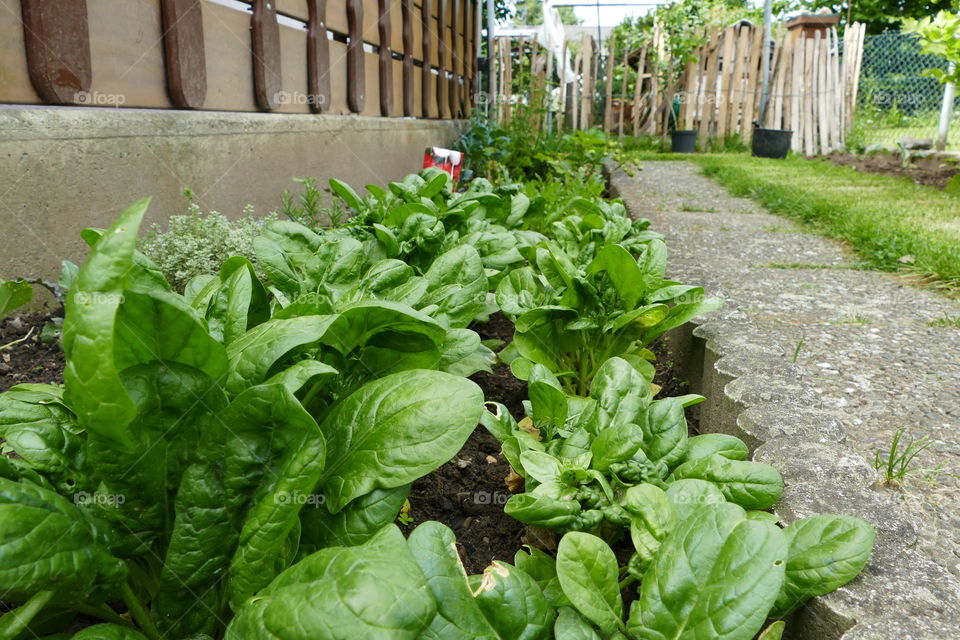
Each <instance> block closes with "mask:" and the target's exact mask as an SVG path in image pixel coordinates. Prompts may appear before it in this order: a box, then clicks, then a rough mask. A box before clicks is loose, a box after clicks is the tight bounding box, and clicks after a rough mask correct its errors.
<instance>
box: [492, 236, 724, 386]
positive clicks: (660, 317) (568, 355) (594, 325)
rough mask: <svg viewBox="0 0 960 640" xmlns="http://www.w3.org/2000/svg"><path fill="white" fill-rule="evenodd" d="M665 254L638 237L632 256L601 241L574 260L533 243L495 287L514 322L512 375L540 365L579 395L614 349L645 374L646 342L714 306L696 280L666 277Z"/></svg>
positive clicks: (658, 244) (648, 369)
mask: <svg viewBox="0 0 960 640" xmlns="http://www.w3.org/2000/svg"><path fill="white" fill-rule="evenodd" d="M666 261H667V249H666V245H665V244H664V243H663V241H661V240H658V239H653V240H650V241H649V242H646V243H645V245H644V247H643V249H642V253H641V254H640V256H639V258H634V257H633V255H631V253H630V252H629V251H628V250H627V249H626V248H624V247H623V246H621V245H618V244H607V245H605V246H603V247H602V248H601V249H599V250H598V251H597V252H596V255H595V257H593V258H592V259H591V260H590V262H589V263H587V264H585V265H582V266H581V265H580V264H578V263H577V262H575V261H574V260H573V259H571V258H570V257H569V255H568V254H567V252H565V251H564V250H563V249H562V248H561V247H559V246H558V245H557V244H556V243H553V242H547V243H543V244H542V245H538V246H537V247H535V248H534V250H533V255H532V258H531V260H530V262H531V264H530V266H528V267H523V268H520V269H515V270H513V271H511V272H510V273H509V274H508V275H507V277H505V278H504V279H503V280H502V281H501V282H500V284H499V285H498V287H497V295H496V297H497V303H498V305H499V306H500V308H501V309H502V310H503V312H504V313H505V314H507V316H508V317H510V318H511V319H513V320H514V322H515V332H514V340H513V345H512V347H511V348H510V351H509V356H508V357H509V359H510V360H511V363H510V365H511V369H512V370H513V372H514V375H516V376H517V377H518V378H521V379H524V380H525V379H527V377H528V376H529V372H530V369H531V367H532V366H533V365H534V364H540V365H543V366H544V367H546V368H547V369H549V370H551V371H553V372H555V373H556V374H558V375H559V376H561V378H562V385H563V388H564V389H565V390H567V391H569V392H571V393H574V392H576V393H580V394H581V395H585V394H586V390H587V389H588V388H589V385H590V383H591V381H592V380H593V378H594V376H596V375H597V371H598V370H599V368H600V366H601V365H602V364H603V363H604V362H605V361H606V360H607V359H608V358H611V357H614V356H616V357H620V358H622V359H625V360H627V361H628V362H630V364H631V365H632V366H634V367H635V368H636V369H637V371H639V372H640V373H641V375H643V376H644V377H645V378H646V379H647V380H648V381H652V380H653V373H654V368H653V365H651V364H650V362H649V360H650V359H652V358H653V354H652V353H650V352H649V351H648V350H647V349H646V346H647V345H648V344H650V343H651V342H652V341H653V340H654V339H655V338H657V337H658V336H660V335H662V334H663V333H665V332H666V331H669V330H670V329H673V328H675V327H678V326H680V325H682V324H684V323H686V322H687V321H689V320H690V319H691V318H693V317H695V316H698V315H701V314H703V313H707V312H709V311H712V310H714V309H717V308H718V307H719V306H720V300H719V299H715V298H705V297H704V293H703V289H702V288H701V287H695V286H689V285H683V284H680V283H677V282H673V281H669V280H666V279H665V278H664V271H665V269H666Z"/></svg>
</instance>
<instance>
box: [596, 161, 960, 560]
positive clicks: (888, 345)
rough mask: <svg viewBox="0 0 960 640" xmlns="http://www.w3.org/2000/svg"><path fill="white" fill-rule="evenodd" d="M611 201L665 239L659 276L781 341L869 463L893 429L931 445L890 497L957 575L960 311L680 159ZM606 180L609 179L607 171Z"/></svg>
mask: <svg viewBox="0 0 960 640" xmlns="http://www.w3.org/2000/svg"><path fill="white" fill-rule="evenodd" d="M616 173H619V174H620V175H619V178H618V179H617V181H616V184H617V185H618V190H619V192H620V195H621V196H622V197H623V198H624V200H625V201H626V204H627V206H628V208H629V210H630V212H631V214H633V215H635V216H642V217H646V218H649V219H650V220H651V221H652V228H653V229H654V230H656V231H658V232H660V233H663V234H664V235H665V236H666V237H667V244H668V246H669V248H670V259H669V266H668V275H669V276H671V277H673V278H674V279H677V280H680V281H682V282H684V283H690V284H702V285H703V286H705V288H706V289H707V290H708V292H709V293H711V294H712V295H718V296H721V297H723V298H724V299H725V300H726V302H727V306H728V308H729V307H733V308H736V309H739V310H740V311H742V312H743V313H745V314H746V315H747V316H749V318H750V319H751V321H752V322H753V324H754V326H755V327H756V328H757V330H758V331H759V335H758V336H757V339H758V340H763V341H765V342H766V343H772V344H776V345H779V346H780V347H781V348H782V349H783V352H784V353H785V354H786V356H785V358H786V359H787V360H788V361H790V360H792V359H793V357H794V354H796V365H797V366H798V367H799V368H800V371H801V374H802V379H803V381H804V382H805V383H806V385H807V386H808V387H809V388H810V389H811V390H812V391H813V392H815V394H816V401H817V402H818V403H819V404H818V407H819V408H820V409H822V410H824V411H827V412H829V413H830V414H831V415H832V416H834V417H835V418H836V419H837V420H838V421H840V422H841V424H842V425H843V426H844V428H845V429H846V432H847V445H848V446H850V447H851V448H853V449H855V450H857V451H858V452H859V453H861V454H862V455H863V456H864V457H865V458H866V459H867V460H869V461H871V462H872V461H873V460H874V456H875V453H876V451H877V450H880V449H884V450H885V449H886V448H888V447H889V445H890V442H891V439H892V438H893V435H894V433H895V432H896V431H897V430H898V429H900V428H906V429H907V433H908V437H909V436H912V437H918V438H919V437H923V436H925V437H928V438H930V439H931V440H932V444H931V446H930V447H929V448H928V449H927V450H926V451H924V452H923V453H922V454H921V455H920V456H919V457H918V458H917V459H916V460H915V461H914V465H915V467H917V468H922V469H931V470H932V469H936V470H938V472H930V473H928V474H925V475H924V474H919V473H918V474H914V475H912V476H910V477H909V480H908V481H907V482H906V484H905V485H904V486H903V487H902V488H901V491H900V493H899V497H900V499H901V500H902V503H903V506H904V509H905V511H906V512H907V513H908V514H909V516H910V517H911V519H912V520H913V524H914V526H915V528H916V531H917V544H916V547H915V550H916V551H917V552H919V553H921V554H923V555H925V556H927V557H928V558H930V559H931V560H933V561H934V562H935V563H937V564H938V565H940V566H941V567H942V568H943V569H945V570H947V571H949V572H950V573H952V574H953V575H955V576H957V577H960V329H958V328H955V327H937V326H932V325H931V324H930V323H931V322H934V321H936V320H938V319H941V318H944V317H949V318H960V304H958V303H957V302H954V301H951V300H948V299H946V298H943V297H941V296H939V295H937V294H935V293H933V292H931V291H927V290H923V289H920V288H917V287H915V286H912V285H910V284H908V283H906V282H905V281H904V280H903V279H901V278H898V277H897V276H895V275H891V274H885V273H879V272H874V271H863V270H858V269H857V259H856V256H855V254H853V253H852V252H850V251H848V250H847V249H846V248H844V247H843V246H842V245H841V244H840V243H838V242H836V241H833V240H830V239H826V238H823V237H821V236H817V235H814V234H811V233H806V232H804V231H803V230H802V229H801V228H800V227H798V226H797V225H796V224H794V223H793V222H791V221H790V220H788V219H786V218H782V217H778V216H775V215H771V214H769V213H766V212H765V211H764V210H763V209H762V207H760V206H759V205H758V204H756V203H755V202H752V201H749V200H744V199H741V198H735V197H732V196H731V195H729V194H728V193H727V191H726V190H725V189H723V188H722V187H721V186H719V185H718V184H716V183H714V182H713V181H711V180H709V179H708V178H705V177H703V176H701V175H700V174H699V171H698V168H697V166H696V165H695V164H693V163H688V162H647V163H644V164H643V168H642V170H641V171H638V172H636V174H635V175H634V176H633V177H631V178H627V177H626V176H625V174H623V173H622V172H620V171H619V170H618V171H617V172H616ZM615 177H617V176H616V175H615Z"/></svg>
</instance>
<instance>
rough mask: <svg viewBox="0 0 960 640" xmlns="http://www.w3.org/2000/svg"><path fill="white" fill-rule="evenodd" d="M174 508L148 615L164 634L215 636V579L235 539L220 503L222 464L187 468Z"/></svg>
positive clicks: (227, 561) (223, 568)
mask: <svg viewBox="0 0 960 640" xmlns="http://www.w3.org/2000/svg"><path fill="white" fill-rule="evenodd" d="M174 508H175V511H176V519H175V521H174V524H173V532H172V534H171V536H170V543H169V545H168V547H167V554H166V557H165V558H164V561H163V568H162V569H161V571H160V586H159V590H158V592H157V595H156V597H155V598H154V600H153V604H152V606H151V615H152V617H153V620H154V622H155V623H156V625H157V628H158V629H159V630H160V632H161V633H162V634H163V635H164V637H170V638H186V637H190V636H193V635H195V634H197V633H208V634H213V633H215V632H216V631H217V629H218V628H219V626H220V625H219V622H218V619H217V618H218V616H219V614H220V593H219V590H218V588H217V587H218V583H219V582H220V580H221V578H222V577H223V574H224V572H226V570H227V567H228V566H229V564H230V555H231V554H232V553H233V550H234V546H235V545H236V542H237V531H236V529H234V527H233V525H232V524H231V522H230V518H229V514H228V513H227V509H226V505H225V504H224V489H223V470H222V468H221V466H220V465H211V466H204V465H199V464H197V465H193V466H191V467H189V468H188V469H187V471H186V472H185V473H184V474H183V480H182V481H181V483H180V490H179V491H178V492H177V497H176V502H175V507H174Z"/></svg>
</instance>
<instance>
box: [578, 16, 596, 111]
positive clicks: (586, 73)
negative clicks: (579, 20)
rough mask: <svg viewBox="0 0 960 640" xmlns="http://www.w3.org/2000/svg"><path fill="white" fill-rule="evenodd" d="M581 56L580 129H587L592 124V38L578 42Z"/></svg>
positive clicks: (584, 37)
mask: <svg viewBox="0 0 960 640" xmlns="http://www.w3.org/2000/svg"><path fill="white" fill-rule="evenodd" d="M580 49H581V55H582V56H583V58H582V59H583V100H582V104H581V105H580V129H589V128H590V125H591V124H593V91H594V86H593V37H591V36H589V35H584V36H583V38H581V40H580Z"/></svg>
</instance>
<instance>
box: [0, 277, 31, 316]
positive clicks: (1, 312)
mask: <svg viewBox="0 0 960 640" xmlns="http://www.w3.org/2000/svg"><path fill="white" fill-rule="evenodd" d="M31 300H33V286H31V284H30V283H29V282H26V281H24V280H0V318H3V317H4V316H5V315H7V314H8V313H10V312H11V311H13V310H14V309H17V308H18V307H22V306H23V305H25V304H27V303H28V302H30V301H31Z"/></svg>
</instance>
